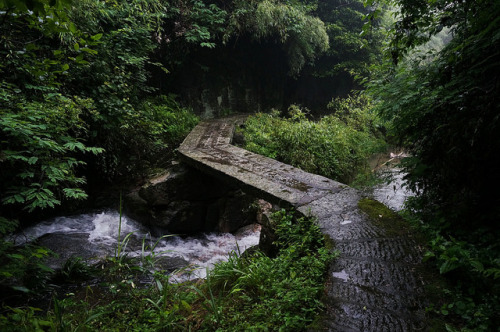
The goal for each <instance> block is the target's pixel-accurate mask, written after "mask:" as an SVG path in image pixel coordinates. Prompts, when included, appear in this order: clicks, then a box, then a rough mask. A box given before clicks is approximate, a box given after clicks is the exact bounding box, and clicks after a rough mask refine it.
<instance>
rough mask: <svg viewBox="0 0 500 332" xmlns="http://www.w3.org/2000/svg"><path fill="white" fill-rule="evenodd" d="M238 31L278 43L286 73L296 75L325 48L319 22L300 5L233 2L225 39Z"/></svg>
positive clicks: (325, 36)
mask: <svg viewBox="0 0 500 332" xmlns="http://www.w3.org/2000/svg"><path fill="white" fill-rule="evenodd" d="M241 34H250V35H251V36H252V37H253V38H255V39H256V40H260V39H273V40H275V41H276V42H279V43H282V44H283V45H284V48H285V50H286V53H287V55H288V65H289V68H290V71H289V73H290V75H297V74H298V73H299V72H300V70H301V69H302V68H303V67H304V65H305V64H307V63H311V62H312V61H313V60H314V59H315V58H316V57H317V56H318V55H319V54H321V53H322V52H324V51H326V50H327V49H328V47H329V42H328V34H327V33H326V29H325V25H324V23H323V21H321V20H320V19H318V18H317V17H314V16H311V15H310V14H308V13H307V11H306V9H305V8H304V7H303V6H299V5H297V4H296V5H293V4H290V3H288V2H280V1H277V0H263V1H256V0H253V1H235V9H234V10H233V11H232V13H231V15H230V17H229V28H228V31H227V33H226V35H225V39H226V40H228V39H229V38H230V37H233V36H238V35H241Z"/></svg>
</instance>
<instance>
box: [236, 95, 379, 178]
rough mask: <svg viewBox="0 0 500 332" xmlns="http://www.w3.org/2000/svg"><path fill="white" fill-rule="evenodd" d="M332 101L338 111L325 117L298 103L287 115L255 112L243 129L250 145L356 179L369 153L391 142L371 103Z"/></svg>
mask: <svg viewBox="0 0 500 332" xmlns="http://www.w3.org/2000/svg"><path fill="white" fill-rule="evenodd" d="M357 98H358V99H359V98H361V97H357ZM353 99H354V97H353ZM331 104H332V108H334V112H335V113H334V114H333V115H328V116H325V117H323V118H321V119H320V120H319V121H312V120H309V119H308V118H307V116H306V111H304V110H302V109H300V108H299V107H298V106H296V105H292V106H290V108H289V117H287V118H282V117H280V116H279V113H278V112H272V113H270V114H264V113H258V114H256V115H254V116H252V117H249V118H248V120H247V122H246V124H245V128H244V129H243V130H244V136H245V140H246V144H245V148H246V149H247V150H250V151H252V152H255V153H259V154H262V155H265V156H267V157H270V158H275V159H277V160H279V161H282V162H284V163H287V164H290V165H293V166H295V167H298V168H301V169H303V170H304V171H307V172H310V173H316V174H320V175H323V176H326V177H329V178H331V179H334V180H337V181H341V182H344V183H350V182H351V181H352V180H353V179H354V177H355V176H356V174H357V173H359V172H360V171H362V170H364V169H365V168H366V166H367V162H366V161H367V159H368V157H369V156H370V155H371V154H372V153H374V152H378V151H381V150H383V149H384V148H385V142H384V141H383V139H381V138H380V137H381V136H382V135H381V133H380V131H379V130H378V128H377V126H376V125H375V123H376V119H375V118H374V116H372V115H370V113H369V105H368V104H366V103H364V104H363V105H364V106H362V107H361V106H359V105H358V106H356V105H357V104H355V103H354V102H353V101H352V100H351V101H339V100H335V101H334V102H332V103H331Z"/></svg>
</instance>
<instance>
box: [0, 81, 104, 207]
mask: <svg viewBox="0 0 500 332" xmlns="http://www.w3.org/2000/svg"><path fill="white" fill-rule="evenodd" d="M2 91H3V93H5V94H6V95H7V94H8V93H9V92H10V91H9V90H7V91H6V89H2ZM14 102H15V106H14V107H13V109H8V108H7V109H2V110H0V114H1V118H0V132H1V135H2V136H1V137H2V139H1V141H0V149H1V155H0V163H1V165H2V169H3V170H4V172H2V176H1V184H0V188H1V189H2V190H1V193H2V194H1V199H2V203H3V204H19V205H20V206H22V207H24V208H26V209H28V210H29V211H33V210H35V209H37V208H40V209H43V208H47V207H54V206H55V205H58V204H60V203H61V199H62V198H67V199H82V198H85V197H86V194H85V193H84V192H83V191H82V190H81V189H80V188H79V186H81V185H82V184H83V183H85V179H84V178H83V177H79V176H77V174H76V169H77V167H79V166H81V165H82V164H84V163H83V161H81V159H80V157H81V155H82V154H83V153H94V154H97V153H100V152H102V149H100V148H95V147H88V146H86V145H85V144H83V143H82V139H79V138H78V137H84V136H85V126H84V124H83V123H82V121H81V119H80V116H81V114H82V113H84V112H89V110H90V109H91V108H92V104H91V103H90V102H89V101H88V100H82V99H80V98H74V99H73V100H70V99H67V98H65V97H63V96H61V95H58V94H54V93H53V94H50V95H47V97H46V99H45V100H44V101H42V102H27V101H25V100H23V99H18V100H11V99H10V98H9V99H8V100H7V104H13V103H14ZM13 175H14V176H13Z"/></svg>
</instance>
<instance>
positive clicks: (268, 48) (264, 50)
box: [153, 37, 354, 118]
mask: <svg viewBox="0 0 500 332" xmlns="http://www.w3.org/2000/svg"><path fill="white" fill-rule="evenodd" d="M166 66H167V68H168V69H169V70H170V73H169V74H168V75H163V74H159V75H158V76H155V77H153V80H155V81H156V84H157V85H158V86H159V87H160V92H162V93H174V94H176V95H178V96H179V101H181V102H182V103H183V104H184V105H185V106H188V107H191V108H192V109H193V110H194V111H195V112H196V113H197V114H199V115H201V116H202V117H203V118H212V117H217V116H222V115H226V114H227V113H229V112H232V113H255V112H268V111H269V110H270V109H272V108H276V109H279V110H286V109H287V108H288V106H289V105H290V104H299V105H301V106H304V107H307V108H309V109H311V110H312V111H313V113H314V114H324V113H325V112H326V111H327V110H326V105H327V104H328V102H329V101H330V100H331V99H332V97H336V96H344V95H347V94H348V93H349V91H350V90H351V89H352V88H353V87H354V86H353V84H354V83H353V80H352V77H351V76H350V75H349V74H347V73H345V74H339V75H337V76H336V77H327V78H319V77H316V76H315V75H314V73H313V71H314V69H313V68H312V67H305V68H304V70H303V71H302V73H301V75H300V76H298V77H290V76H289V75H288V72H289V67H288V63H287V56H286V53H285V51H284V50H283V47H282V45H280V44H279V43H275V42H273V41H268V42H265V41H260V42H255V41H252V40H251V39H250V38H248V37H241V38H240V39H238V40H236V41H232V42H229V43H228V44H227V45H225V46H221V45H218V46H217V47H215V48H214V49H209V48H201V47H200V48H197V49H190V50H186V53H185V54H183V56H182V61H179V62H178V63H176V64H171V65H166Z"/></svg>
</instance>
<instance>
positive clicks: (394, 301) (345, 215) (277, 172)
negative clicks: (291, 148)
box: [179, 116, 428, 331]
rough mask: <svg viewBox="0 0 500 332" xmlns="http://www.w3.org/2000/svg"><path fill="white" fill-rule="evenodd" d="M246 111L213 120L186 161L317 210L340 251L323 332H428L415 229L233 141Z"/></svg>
mask: <svg viewBox="0 0 500 332" xmlns="http://www.w3.org/2000/svg"><path fill="white" fill-rule="evenodd" d="M243 120H244V117H243V116H233V117H229V118H223V119H215V120H208V121H204V122H202V123H200V124H199V125H198V126H197V127H195V129H194V130H193V131H192V132H191V133H190V134H189V135H188V137H187V138H186V139H185V141H184V142H183V143H182V145H181V146H180V147H179V152H180V154H181V157H182V159H183V161H184V162H186V163H188V164H190V165H192V166H194V167H196V168H198V169H200V170H202V171H204V172H206V173H207V174H210V175H212V176H216V177H218V178H219V179H221V180H223V181H230V182H232V183H236V184H238V185H239V186H240V187H241V188H242V189H243V190H244V191H247V192H249V193H253V194H255V195H256V196H257V197H261V198H264V199H266V200H268V201H269V202H271V203H274V204H278V205H280V206H282V207H294V208H295V209H296V210H298V211H299V212H300V213H302V214H304V215H312V216H314V217H316V218H317V222H318V224H319V226H320V227H321V230H322V231H323V233H325V234H327V235H328V236H329V237H330V238H331V239H332V240H333V241H334V243H335V246H336V249H338V250H339V251H340V257H339V258H337V259H335V260H334V261H333V262H332V263H331V265H330V270H329V278H328V281H327V287H326V298H325V300H324V301H325V304H326V312H325V314H324V315H323V317H322V319H321V322H320V324H319V327H318V328H317V329H319V330H325V331H426V330H428V326H427V324H426V320H425V307H426V305H427V303H426V302H425V286H426V283H425V281H424V280H423V279H422V278H421V277H420V276H419V273H418V271H419V269H420V262H421V257H422V252H421V251H420V250H419V247H418V245H417V243H416V241H414V240H413V239H412V237H411V234H410V233H407V232H404V231H402V232H394V231H393V228H389V229H387V227H383V226H381V225H378V224H377V223H375V222H373V221H371V220H370V218H369V217H368V216H367V215H366V214H365V213H364V212H362V211H360V210H359V208H358V202H359V200H360V199H361V198H362V197H361V194H360V193H359V192H358V191H357V190H355V189H353V188H350V187H349V186H347V185H344V184H342V183H339V182H336V181H333V180H330V179H327V178H325V177H322V176H318V175H314V174H310V173H307V172H304V171H302V170H299V169H297V168H294V167H292V166H290V165H286V164H283V163H280V162H278V161H275V160H273V159H269V158H266V157H263V156H260V155H257V154H254V153H251V152H248V151H246V150H244V149H240V148H238V147H236V146H233V145H231V140H232V136H233V132H234V128H235V125H236V124H237V123H239V122H242V121H243Z"/></svg>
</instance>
